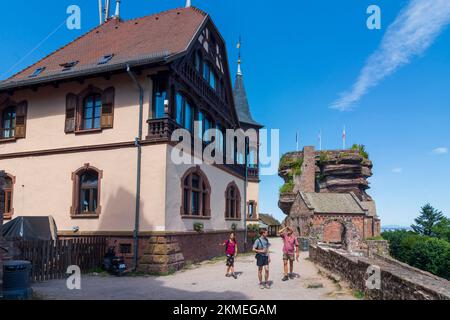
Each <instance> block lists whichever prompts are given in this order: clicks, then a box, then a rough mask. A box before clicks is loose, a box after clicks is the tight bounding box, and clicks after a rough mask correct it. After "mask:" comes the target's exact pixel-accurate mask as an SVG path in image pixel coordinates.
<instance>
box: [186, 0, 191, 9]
mask: <svg viewBox="0 0 450 320" xmlns="http://www.w3.org/2000/svg"><path fill="white" fill-rule="evenodd" d="M189 7H191V0H186V8H189Z"/></svg>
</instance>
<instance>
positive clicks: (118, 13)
mask: <svg viewBox="0 0 450 320" xmlns="http://www.w3.org/2000/svg"><path fill="white" fill-rule="evenodd" d="M114 18H116V19H120V0H116V13H115V14H114Z"/></svg>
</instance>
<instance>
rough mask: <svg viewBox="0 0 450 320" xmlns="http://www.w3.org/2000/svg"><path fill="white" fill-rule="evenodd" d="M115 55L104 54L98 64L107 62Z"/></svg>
mask: <svg viewBox="0 0 450 320" xmlns="http://www.w3.org/2000/svg"><path fill="white" fill-rule="evenodd" d="M113 57H114V54H107V55H104V56H103V57H102V58H100V60H99V61H98V64H99V65H101V64H107V63H108V62H109V61H110V60H111V59H112V58H113Z"/></svg>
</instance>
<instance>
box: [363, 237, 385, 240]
mask: <svg viewBox="0 0 450 320" xmlns="http://www.w3.org/2000/svg"><path fill="white" fill-rule="evenodd" d="M366 240H377V241H379V240H385V239H384V238H383V237H382V236H376V237H369V238H366Z"/></svg>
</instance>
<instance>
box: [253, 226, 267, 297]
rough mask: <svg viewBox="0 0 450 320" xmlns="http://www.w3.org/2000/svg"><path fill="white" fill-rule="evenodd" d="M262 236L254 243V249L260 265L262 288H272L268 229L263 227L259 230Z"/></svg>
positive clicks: (257, 263) (259, 272) (257, 262)
mask: <svg viewBox="0 0 450 320" xmlns="http://www.w3.org/2000/svg"><path fill="white" fill-rule="evenodd" d="M259 234H260V237H259V238H258V239H257V240H256V241H255V243H254V244H253V251H254V252H256V256H255V258H256V265H257V266H258V279H259V288H260V289H264V288H266V289H270V282H269V264H270V255H269V247H270V243H269V239H267V236H268V232H267V229H261V231H260V232H259ZM263 270H264V273H265V274H264V280H265V281H264V282H263Z"/></svg>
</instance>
